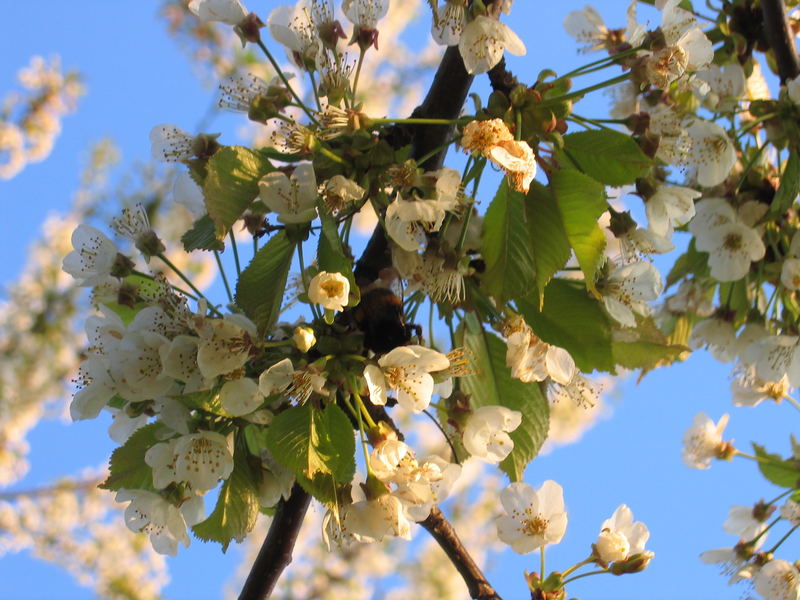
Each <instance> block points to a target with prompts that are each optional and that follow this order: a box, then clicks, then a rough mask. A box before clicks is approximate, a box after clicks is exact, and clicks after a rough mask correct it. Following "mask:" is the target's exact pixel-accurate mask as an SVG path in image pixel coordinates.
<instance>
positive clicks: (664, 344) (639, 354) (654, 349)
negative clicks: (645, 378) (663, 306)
mask: <svg viewBox="0 0 800 600" xmlns="http://www.w3.org/2000/svg"><path fill="white" fill-rule="evenodd" d="M636 321H637V326H636V327H635V328H626V329H623V330H622V331H621V332H620V334H619V336H620V338H621V339H615V340H614V342H613V343H612V344H611V353H612V356H613V357H614V362H615V363H616V364H617V365H618V366H620V367H623V368H625V369H642V370H644V371H651V370H652V369H654V368H656V367H658V366H661V365H665V364H670V363H673V362H675V361H676V360H681V355H682V354H683V353H684V352H689V348H687V347H686V346H682V345H679V344H670V343H669V340H668V339H667V336H665V335H664V334H663V333H662V332H661V331H660V330H659V329H658V327H656V324H655V322H654V321H653V319H652V318H651V317H645V318H642V317H637V319H636ZM622 336H624V337H622Z"/></svg>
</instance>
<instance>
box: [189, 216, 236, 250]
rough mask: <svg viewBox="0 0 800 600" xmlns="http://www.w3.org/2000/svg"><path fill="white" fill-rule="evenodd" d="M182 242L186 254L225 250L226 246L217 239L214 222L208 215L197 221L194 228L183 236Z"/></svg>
mask: <svg viewBox="0 0 800 600" xmlns="http://www.w3.org/2000/svg"><path fill="white" fill-rule="evenodd" d="M181 242H182V243H183V249H184V250H186V252H191V251H192V250H224V249H225V244H223V243H222V242H221V241H219V240H218V239H217V236H216V227H215V226H214V221H212V220H211V217H209V216H208V215H203V216H202V217H200V218H199V219H197V221H195V222H194V224H193V225H192V228H191V229H190V230H189V231H187V232H186V233H184V234H183V235H182V236H181Z"/></svg>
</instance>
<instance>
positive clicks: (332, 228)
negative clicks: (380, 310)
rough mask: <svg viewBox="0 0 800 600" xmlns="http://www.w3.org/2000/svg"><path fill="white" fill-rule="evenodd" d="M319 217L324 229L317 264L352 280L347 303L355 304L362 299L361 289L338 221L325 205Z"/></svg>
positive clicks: (322, 268)
mask: <svg viewBox="0 0 800 600" xmlns="http://www.w3.org/2000/svg"><path fill="white" fill-rule="evenodd" d="M317 212H319V218H320V221H321V222H322V231H321V232H320V235H319V244H318V245H317V264H318V265H319V269H320V271H327V272H328V273H341V274H342V275H344V276H345V277H347V281H349V282H350V294H349V298H348V302H347V305H348V306H355V305H356V304H358V303H359V302H360V301H361V291H360V290H359V287H358V286H357V285H356V278H355V277H354V275H353V260H352V259H351V258H349V257H348V256H346V255H345V251H344V246H342V240H341V239H340V238H339V232H338V231H337V229H336V221H335V220H334V218H333V215H332V214H331V213H330V212H328V210H327V209H326V208H325V206H324V205H322V204H320V206H319V207H318V211H317Z"/></svg>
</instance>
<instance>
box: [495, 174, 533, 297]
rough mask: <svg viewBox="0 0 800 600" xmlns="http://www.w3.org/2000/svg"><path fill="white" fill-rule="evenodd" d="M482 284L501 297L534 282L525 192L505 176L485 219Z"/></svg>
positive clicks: (520, 291) (525, 289) (516, 293)
mask: <svg viewBox="0 0 800 600" xmlns="http://www.w3.org/2000/svg"><path fill="white" fill-rule="evenodd" d="M483 258H484V260H485V261H486V271H485V273H484V275H483V285H484V286H485V287H486V290H487V291H488V292H489V293H490V294H491V295H492V296H494V297H495V298H497V299H498V300H501V301H504V300H509V299H511V298H516V297H518V296H521V295H523V294H525V293H527V292H528V291H529V290H530V289H531V286H532V285H534V283H535V281H536V279H535V272H534V266H533V251H532V249H531V245H530V236H529V234H528V226H527V224H526V217H525V196H524V195H523V194H521V193H520V192H516V191H514V190H511V189H509V187H508V182H507V180H506V179H503V182H502V183H501V184H500V188H499V189H498V190H497V194H496V195H495V197H494V200H492V203H491V204H490V205H489V208H488V210H487V211H486V218H485V219H484V221H483Z"/></svg>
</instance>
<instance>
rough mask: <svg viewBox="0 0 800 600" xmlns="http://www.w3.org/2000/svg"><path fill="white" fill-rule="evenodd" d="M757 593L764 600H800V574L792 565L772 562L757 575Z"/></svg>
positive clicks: (782, 561) (784, 562)
mask: <svg viewBox="0 0 800 600" xmlns="http://www.w3.org/2000/svg"><path fill="white" fill-rule="evenodd" d="M754 583H755V588H756V591H757V592H758V593H759V594H761V596H763V598H764V600H798V598H800V573H798V571H797V569H796V568H795V566H794V565H793V564H792V563H789V562H786V561H785V560H771V561H769V562H768V563H767V564H765V565H764V566H763V567H761V568H760V569H759V571H758V573H756V575H755V578H754Z"/></svg>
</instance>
